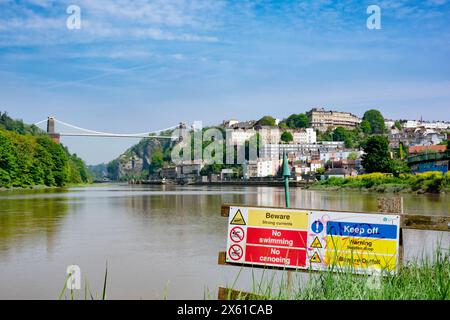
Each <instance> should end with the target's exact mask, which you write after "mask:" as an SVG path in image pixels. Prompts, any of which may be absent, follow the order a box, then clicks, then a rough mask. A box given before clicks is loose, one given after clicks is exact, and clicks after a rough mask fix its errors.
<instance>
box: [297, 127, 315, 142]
mask: <svg viewBox="0 0 450 320" xmlns="http://www.w3.org/2000/svg"><path fill="white" fill-rule="evenodd" d="M293 137H294V141H293V143H298V144H307V143H316V142H317V134H316V131H315V130H314V129H313V128H306V129H300V130H298V131H294V132H293Z"/></svg>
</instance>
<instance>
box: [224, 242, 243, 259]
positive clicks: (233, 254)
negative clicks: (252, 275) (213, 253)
mask: <svg viewBox="0 0 450 320" xmlns="http://www.w3.org/2000/svg"><path fill="white" fill-rule="evenodd" d="M228 255H229V257H230V258H231V260H233V261H238V260H241V259H242V256H243V255H244V250H243V249H242V247H241V246H240V245H238V244H233V245H232V246H231V247H230V249H228Z"/></svg>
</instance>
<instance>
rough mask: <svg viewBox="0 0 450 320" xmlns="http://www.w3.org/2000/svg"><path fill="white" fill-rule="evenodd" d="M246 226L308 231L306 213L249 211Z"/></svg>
mask: <svg viewBox="0 0 450 320" xmlns="http://www.w3.org/2000/svg"><path fill="white" fill-rule="evenodd" d="M248 225H249V226H254V227H267V228H279V229H303V230H307V229H308V212H301V211H298V212H292V211H275V210H271V209H267V210H260V209H257V210H249V212H248Z"/></svg>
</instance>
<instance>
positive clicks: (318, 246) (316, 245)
mask: <svg viewBox="0 0 450 320" xmlns="http://www.w3.org/2000/svg"><path fill="white" fill-rule="evenodd" d="M311 248H316V249H322V244H321V243H320V240H319V238H318V237H316V238H315V239H314V241H313V243H312V244H311Z"/></svg>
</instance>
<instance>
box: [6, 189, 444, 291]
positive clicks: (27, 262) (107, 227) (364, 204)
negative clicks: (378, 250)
mask: <svg viewBox="0 0 450 320" xmlns="http://www.w3.org/2000/svg"><path fill="white" fill-rule="evenodd" d="M379 196H380V195H379V194H372V193H358V192H351V193H350V192H316V191H304V190H300V189H291V197H292V200H291V205H292V207H298V208H318V209H319V208H320V209H328V210H348V211H367V212H374V211H377V207H378V202H377V199H378V197H379ZM403 197H404V205H405V211H406V212H408V213H416V214H434V215H436V214H440V215H443V214H449V204H450V197H445V196H440V195H436V196H424V195H420V196H416V195H403ZM223 203H230V204H248V205H261V206H280V207H281V206H284V190H283V188H272V187H244V186H239V187H231V186H229V187H217V186H216V187H198V186H184V187H177V186H128V185H102V186H93V187H88V188H69V189H60V190H58V189H52V190H38V191H35V190H33V191H30V190H14V191H6V192H3V191H2V192H0V299H1V298H19V299H23V298H45V299H55V298H57V296H58V294H59V292H60V290H61V288H62V284H63V281H64V279H65V270H66V267H67V266H68V265H70V264H78V265H79V266H80V267H81V269H82V273H83V275H84V276H85V277H86V279H88V280H89V283H90V284H92V285H93V286H94V285H95V284H97V285H100V286H101V283H102V279H103V276H104V266H105V262H106V261H108V265H109V267H110V268H109V275H110V276H109V278H110V282H109V285H110V295H109V297H110V298H112V299H119V298H124V299H140V298H143V299H155V298H163V294H164V290H165V288H166V286H167V285H168V284H169V286H168V288H169V290H168V295H167V296H168V297H169V298H175V299H178V298H179V299H191V298H197V299H199V298H200V299H201V298H203V294H204V292H205V288H208V289H209V290H210V291H211V292H212V297H215V295H216V293H215V292H214V291H215V290H216V289H217V287H218V286H219V285H224V284H227V283H228V284H231V283H233V281H234V280H235V278H236V276H237V274H238V273H239V268H233V267H223V266H218V265H217V253H218V252H219V251H221V250H224V248H225V246H226V228H227V225H226V219H225V218H223V217H221V216H220V207H221V205H222V204H223ZM430 234H432V237H435V238H436V239H437V238H438V237H440V236H439V235H435V234H434V233H427V234H424V233H420V232H419V233H417V232H411V233H409V232H408V233H405V237H406V242H407V243H408V244H409V246H405V247H406V249H407V252H406V256H412V255H414V254H416V253H420V252H421V250H422V249H423V245H424V244H432V243H434V240H430V237H429V235H430ZM449 236H450V235H449V234H448V233H445V235H442V237H441V241H442V242H443V243H444V244H446V246H447V247H448V244H449V243H450V239H449ZM249 272H250V271H248V270H245V271H243V276H241V278H242V279H241V280H242V281H240V282H239V283H238V286H239V287H240V288H242V289H246V288H249V287H250V286H251V283H250V282H251V280H250V279H251V274H249ZM244 275H245V276H244ZM30 284H31V285H30Z"/></svg>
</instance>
